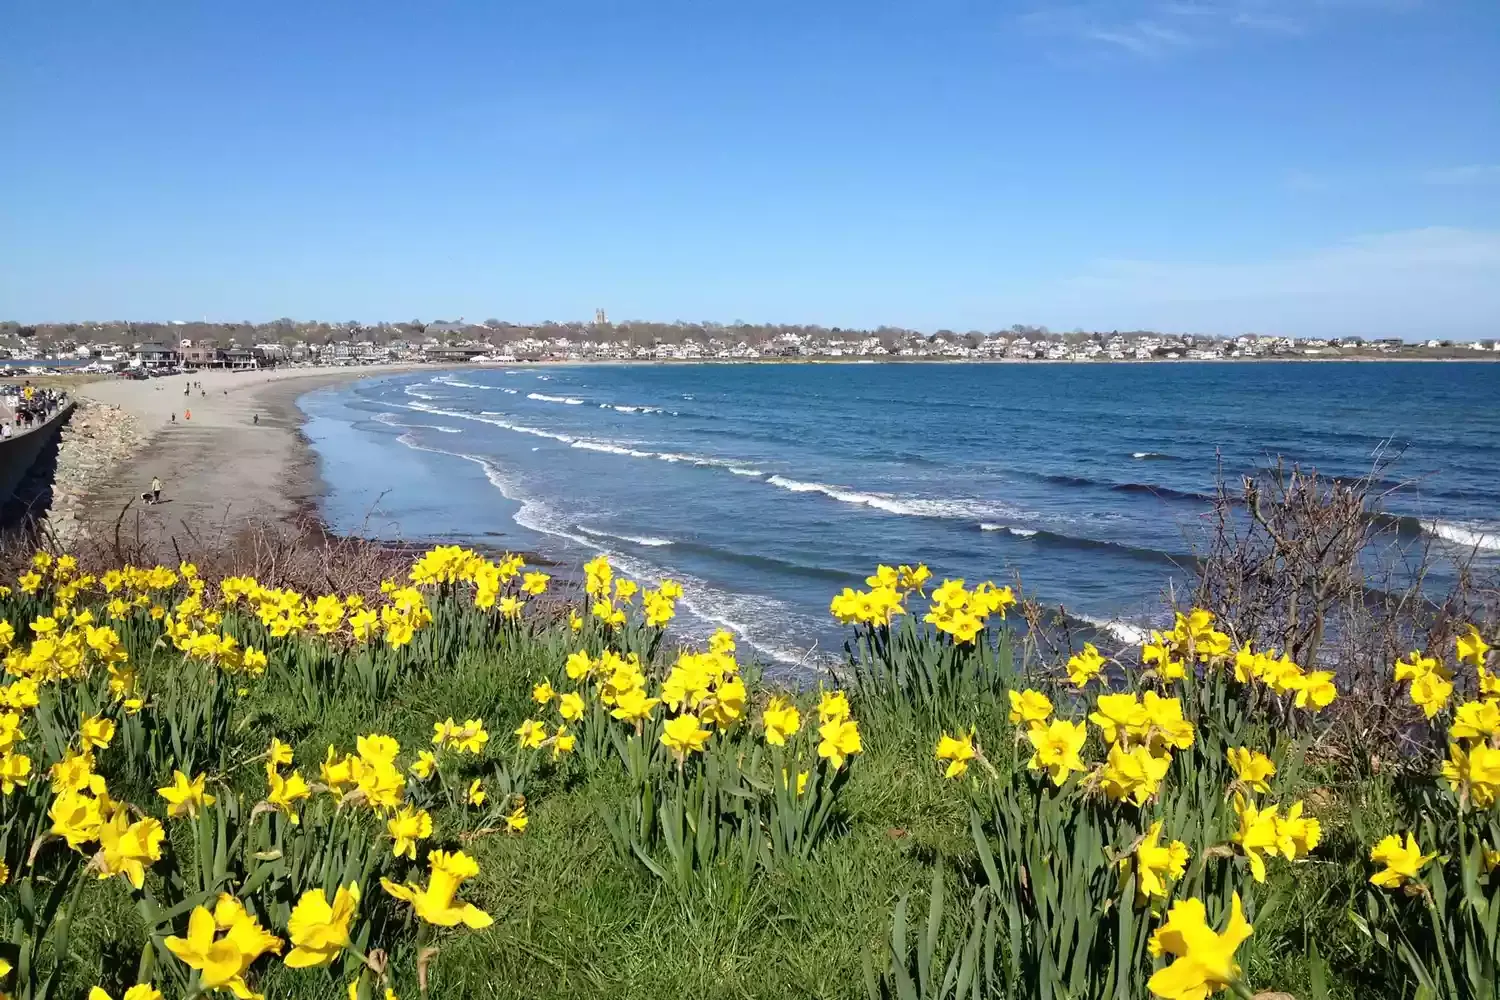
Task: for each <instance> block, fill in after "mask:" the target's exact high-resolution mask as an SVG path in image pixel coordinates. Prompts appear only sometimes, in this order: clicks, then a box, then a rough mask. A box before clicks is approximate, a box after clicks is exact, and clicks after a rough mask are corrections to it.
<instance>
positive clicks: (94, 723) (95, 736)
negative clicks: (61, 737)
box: [78, 716, 115, 750]
mask: <svg viewBox="0 0 1500 1000" xmlns="http://www.w3.org/2000/svg"><path fill="white" fill-rule="evenodd" d="M114 738H115V724H114V720H112V719H101V718H99V717H98V716H89V717H88V718H85V719H84V720H83V722H82V723H81V724H80V725H79V727H78V739H79V741H80V742H81V743H83V745H84V746H87V747H96V748H98V749H100V750H103V749H105V748H106V747H108V746H109V744H110V741H111V740H113V739H114Z"/></svg>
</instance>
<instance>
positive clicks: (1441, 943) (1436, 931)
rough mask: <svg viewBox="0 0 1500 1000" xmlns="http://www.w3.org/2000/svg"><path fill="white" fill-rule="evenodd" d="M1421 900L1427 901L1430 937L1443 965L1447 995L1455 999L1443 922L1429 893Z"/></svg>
mask: <svg viewBox="0 0 1500 1000" xmlns="http://www.w3.org/2000/svg"><path fill="white" fill-rule="evenodd" d="M1423 898H1425V899H1426V901H1427V916H1428V919H1430V920H1431V921H1432V936H1433V938H1434V943H1435V944H1436V945H1437V953H1438V958H1439V959H1440V960H1441V961H1442V963H1443V980H1444V982H1446V983H1447V984H1448V995H1449V996H1450V997H1456V996H1458V984H1457V983H1455V982H1454V980H1453V966H1452V964H1450V963H1449V961H1448V940H1447V938H1446V937H1445V936H1444V935H1443V921H1442V918H1441V917H1439V916H1438V911H1437V904H1436V903H1435V902H1433V899H1432V894H1431V893H1430V892H1429V893H1426V894H1424V897H1423Z"/></svg>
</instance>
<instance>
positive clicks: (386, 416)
mask: <svg viewBox="0 0 1500 1000" xmlns="http://www.w3.org/2000/svg"><path fill="white" fill-rule="evenodd" d="M375 421H376V422H377V423H382V424H385V425H386V426H387V427H408V428H413V429H415V428H418V427H420V428H423V429H425V430H429V431H442V432H443V433H444V434H462V433H463V429H462V428H459V427H444V426H443V425H442V424H403V423H401V422H400V421H399V420H397V419H396V414H394V413H377V414H375Z"/></svg>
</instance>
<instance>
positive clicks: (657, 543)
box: [577, 524, 672, 549]
mask: <svg viewBox="0 0 1500 1000" xmlns="http://www.w3.org/2000/svg"><path fill="white" fill-rule="evenodd" d="M577 527H578V530H579V531H581V532H583V533H584V534H585V535H588V536H589V537H591V538H613V539H615V540H616V541H620V542H630V543H631V544H632V545H644V546H646V547H647V548H652V549H658V548H663V547H665V546H668V545H671V544H672V539H670V538H653V537H651V536H650V535H616V534H613V533H612V532H608V531H600V530H598V529H597V528H586V527H584V526H583V525H581V524H580V525H578V526H577Z"/></svg>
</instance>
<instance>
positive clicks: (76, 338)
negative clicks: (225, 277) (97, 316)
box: [0, 319, 1210, 349]
mask: <svg viewBox="0 0 1500 1000" xmlns="http://www.w3.org/2000/svg"><path fill="white" fill-rule="evenodd" d="M786 334H792V335H796V336H799V337H802V338H812V339H815V340H818V341H821V342H826V341H828V340H833V339H840V338H842V339H845V340H863V339H866V338H870V337H874V338H877V339H879V340H880V341H881V342H882V343H884V344H886V345H887V346H890V345H893V344H897V343H901V342H904V341H911V340H914V339H918V338H920V339H933V338H942V339H945V340H952V341H955V342H961V343H965V342H966V343H968V344H970V345H973V344H977V343H979V342H980V341H982V340H984V339H986V338H987V337H995V336H1006V337H1015V336H1026V337H1029V338H1031V339H1033V340H1035V339H1038V338H1045V339H1053V340H1066V341H1082V340H1087V339H1091V338H1095V337H1110V336H1114V335H1115V334H1122V335H1124V336H1145V335H1152V334H1153V331H1149V330H1109V331H1100V332H1095V333H1090V332H1086V331H1084V330H1074V331H1072V332H1071V333H1067V334H1062V333H1054V332H1052V331H1049V330H1048V329H1047V328H1046V327H1045V326H1028V325H1026V324H1022V323H1017V324H1015V325H1014V326H1011V327H1009V328H1006V329H1003V330H990V331H982V330H966V331H955V330H947V329H943V330H937V331H919V330H908V329H905V328H902V327H894V326H878V327H875V328H874V329H860V328H853V327H826V326H819V325H817V324H794V323H712V322H702V323H689V322H674V323H658V322H649V321H643V320H626V321H623V322H619V323H609V322H606V323H554V322H550V321H549V322H544V323H535V324H524V323H509V322H505V321H503V320H499V319H487V320H485V321H484V322H483V323H472V322H465V321H463V320H457V321H448V320H433V321H430V322H424V321H422V320H411V321H409V322H405V323H374V324H365V323H360V322H358V321H349V322H345V323H312V322H300V321H297V320H292V319H278V320H275V321H273V322H270V323H251V322H249V321H246V322H243V323H135V322H125V321H110V322H81V323H42V324H32V325H24V324H21V323H17V322H14V321H5V322H0V342H4V343H9V344H15V343H16V342H18V341H20V340H23V339H24V340H26V341H29V342H31V343H33V344H35V345H36V346H37V347H38V348H39V349H51V348H55V347H57V346H58V345H61V344H101V345H102V344H119V345H130V344H136V343H164V344H176V343H177V342H178V341H180V340H191V341H192V342H193V343H194V344H218V345H219V346H228V345H229V344H230V343H231V342H233V343H238V344H241V345H245V344H261V343H283V344H294V343H306V344H309V345H318V344H331V343H344V342H349V341H370V342H373V343H375V344H377V345H382V346H383V345H386V344H390V343H392V342H395V341H405V342H408V343H410V342H419V341H423V340H427V339H429V338H433V339H436V340H438V341H439V342H442V343H459V342H480V343H490V344H496V345H501V344H508V343H514V342H516V341H520V340H525V339H527V338H535V339H542V340H555V339H557V338H560V337H566V338H568V339H569V340H571V341H596V342H602V341H612V342H619V341H626V342H630V343H636V344H653V343H665V344H675V343H681V342H683V341H685V340H688V339H694V340H698V341H707V340H711V339H712V340H720V341H729V342H733V343H739V342H741V341H743V342H745V343H747V344H751V345H756V344H764V343H769V342H771V341H773V340H775V339H777V338H778V337H782V336H783V335H786ZM1155 335H1157V336H1160V334H1155ZM1202 339H1205V340H1206V339H1210V338H1206V337H1205V338H1202Z"/></svg>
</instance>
